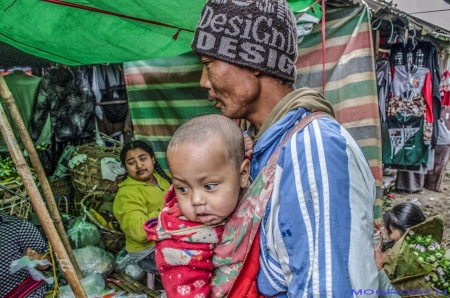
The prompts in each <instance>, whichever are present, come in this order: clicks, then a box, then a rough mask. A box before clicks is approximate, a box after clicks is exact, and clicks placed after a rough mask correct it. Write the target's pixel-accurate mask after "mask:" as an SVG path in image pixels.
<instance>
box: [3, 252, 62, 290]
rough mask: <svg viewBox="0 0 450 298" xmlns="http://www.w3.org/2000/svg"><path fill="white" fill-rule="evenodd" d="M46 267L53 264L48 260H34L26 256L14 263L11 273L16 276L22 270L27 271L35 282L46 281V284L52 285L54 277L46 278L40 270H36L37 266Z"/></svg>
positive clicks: (10, 268)
mask: <svg viewBox="0 0 450 298" xmlns="http://www.w3.org/2000/svg"><path fill="white" fill-rule="evenodd" d="M44 265H52V263H50V262H49V261H48V260H32V259H30V258H29V257H27V256H24V257H21V258H20V259H18V260H14V261H12V262H11V266H10V267H9V271H10V273H11V274H14V273H16V272H17V271H19V270H21V269H25V270H27V271H28V272H29V273H30V276H31V277H32V278H33V279H34V280H44V281H45V282H46V283H48V284H52V283H53V277H45V276H44V274H42V272H41V271H40V270H38V269H36V267H37V266H44Z"/></svg>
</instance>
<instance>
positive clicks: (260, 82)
mask: <svg viewBox="0 0 450 298" xmlns="http://www.w3.org/2000/svg"><path fill="white" fill-rule="evenodd" d="M295 22H296V21H295V18H294V15H293V13H292V12H291V10H290V9H289V7H288V6H287V4H286V2H285V0H261V1H255V0H248V1H247V0H245V1H243V0H239V1H238V0H209V1H208V2H207V4H206V6H205V8H204V9H203V12H202V15H201V17H200V20H199V23H198V25H197V29H196V32H195V36H194V40H193V41H192V48H193V49H194V51H196V52H197V54H199V56H200V58H201V60H202V62H203V65H204V66H203V72H202V77H201V80H200V85H201V86H202V87H203V88H205V89H207V90H208V99H209V100H212V101H216V105H215V107H216V108H217V109H220V111H221V112H222V115H224V116H226V117H229V118H233V119H246V120H248V121H250V122H251V123H253V124H254V125H255V127H256V128H259V127H260V126H261V125H262V122H263V121H264V119H265V118H266V117H267V115H268V114H269V113H270V111H271V110H272V109H273V107H275V105H276V104H277V103H278V102H279V101H280V100H281V99H282V98H283V97H284V96H285V95H286V94H288V93H289V92H291V91H292V90H293V89H294V81H295V77H296V69H295V66H294V62H295V60H296V59H297V34H296V26H295Z"/></svg>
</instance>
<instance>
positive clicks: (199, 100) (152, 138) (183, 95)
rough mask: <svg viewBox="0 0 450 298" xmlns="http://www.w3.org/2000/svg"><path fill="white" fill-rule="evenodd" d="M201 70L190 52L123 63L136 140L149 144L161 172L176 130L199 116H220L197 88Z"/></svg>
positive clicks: (198, 87) (165, 166) (206, 96)
mask: <svg viewBox="0 0 450 298" xmlns="http://www.w3.org/2000/svg"><path fill="white" fill-rule="evenodd" d="M202 67H203V65H202V63H201V62H200V60H199V59H198V57H197V55H196V54H194V53H193V52H191V53H187V54H183V55H180V56H176V57H173V58H170V59H166V58H161V59H153V60H146V61H136V62H129V63H125V82H126V85H127V93H128V103H129V108H130V115H131V119H132V122H133V129H134V135H135V138H136V139H140V140H147V141H149V143H150V145H151V146H152V148H153V150H154V151H155V156H156V159H157V160H158V162H159V163H160V164H161V166H162V167H163V168H164V169H167V161H166V149H167V145H168V144H169V141H170V138H171V136H172V135H173V133H174V132H175V130H176V129H177V128H178V126H180V125H181V124H182V123H184V122H186V121H187V120H189V119H191V118H192V117H195V116H198V115H203V114H212V113H219V111H218V110H216V109H214V103H211V102H209V101H208V99H207V98H208V95H207V93H206V90H204V89H202V88H201V87H200V84H199V81H200V76H201V71H202Z"/></svg>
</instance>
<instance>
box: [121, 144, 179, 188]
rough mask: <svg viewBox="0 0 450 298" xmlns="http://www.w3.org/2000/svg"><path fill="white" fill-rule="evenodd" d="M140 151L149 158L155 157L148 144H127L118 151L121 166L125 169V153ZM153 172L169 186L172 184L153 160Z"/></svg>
mask: <svg viewBox="0 0 450 298" xmlns="http://www.w3.org/2000/svg"><path fill="white" fill-rule="evenodd" d="M136 148H139V149H142V150H144V151H145V152H147V153H148V154H149V155H150V157H151V158H154V157H155V153H154V152H153V149H152V147H150V145H149V144H147V143H146V142H143V141H132V142H130V143H127V144H125V145H124V146H123V148H122V151H120V161H121V162H122V165H123V166H124V167H125V168H126V164H125V158H126V155H127V152H128V151H130V150H133V149H136ZM154 168H155V172H157V173H158V174H159V175H160V176H161V177H163V178H164V179H166V180H167V181H168V182H169V183H170V184H172V179H170V177H169V176H168V175H167V174H166V172H164V170H163V169H162V168H161V165H160V164H159V163H158V162H157V161H156V160H155V164H154Z"/></svg>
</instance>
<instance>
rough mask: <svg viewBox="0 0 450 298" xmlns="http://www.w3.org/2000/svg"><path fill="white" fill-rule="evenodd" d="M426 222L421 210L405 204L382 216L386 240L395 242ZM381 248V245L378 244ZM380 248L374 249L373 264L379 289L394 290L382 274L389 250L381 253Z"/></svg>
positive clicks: (407, 203)
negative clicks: (408, 231)
mask: <svg viewBox="0 0 450 298" xmlns="http://www.w3.org/2000/svg"><path fill="white" fill-rule="evenodd" d="M425 220H426V217H425V215H424V214H423V211H422V209H420V207H419V206H417V205H416V204H413V203H410V202H405V203H400V204H398V205H395V206H394V207H392V208H391V209H390V210H388V211H387V212H386V213H385V214H384V215H383V221H384V227H385V229H386V232H387V237H388V239H392V240H395V242H397V241H398V240H399V239H400V238H402V236H403V235H404V234H405V232H406V230H407V229H409V228H411V227H414V226H416V225H418V224H421V223H423V222H424V221H425ZM380 246H381V243H380ZM380 246H377V247H375V253H374V255H375V262H376V264H377V268H378V270H379V272H380V274H379V276H380V289H383V290H388V289H395V288H394V287H393V286H392V285H391V283H390V281H389V278H388V277H387V275H386V273H385V272H384V269H383V266H384V263H385V261H386V257H387V255H388V253H389V249H387V250H386V251H384V252H382V251H381V249H380ZM380 297H387V298H395V297H400V296H399V295H397V294H390V295H380Z"/></svg>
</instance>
